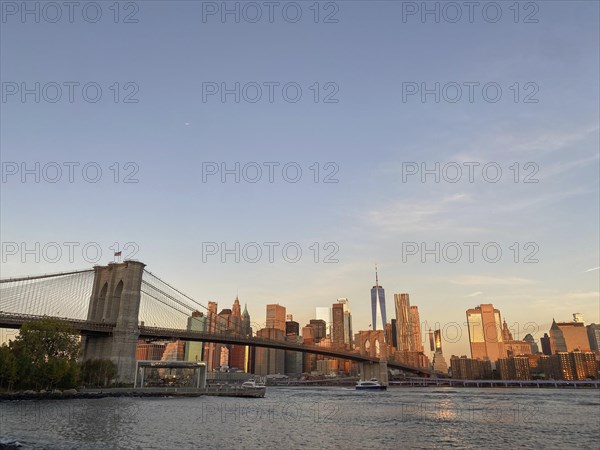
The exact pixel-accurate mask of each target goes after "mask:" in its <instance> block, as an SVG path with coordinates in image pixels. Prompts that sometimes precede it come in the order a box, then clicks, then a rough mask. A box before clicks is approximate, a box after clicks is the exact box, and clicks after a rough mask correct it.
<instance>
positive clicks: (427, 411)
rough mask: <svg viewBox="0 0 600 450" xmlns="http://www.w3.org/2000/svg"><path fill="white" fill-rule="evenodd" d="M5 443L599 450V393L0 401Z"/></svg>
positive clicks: (343, 392) (0, 435) (295, 391)
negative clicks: (573, 449)
mask: <svg viewBox="0 0 600 450" xmlns="http://www.w3.org/2000/svg"><path fill="white" fill-rule="evenodd" d="M11 441H18V442H19V443H20V444H21V445H22V446H23V447H22V448H35V449H41V448H44V449H106V448H123V449H126V448H143V449H147V448H156V449H162V448H164V449H197V448H203V449H234V448H243V449H318V448H336V449H337V448H342V449H367V448H373V449H375V448H376V449H382V448H383V449H387V448H498V449H512V448H556V449H565V448H597V445H598V442H600V390H598V389H511V388H504V389H501V388H498V389H471V388H462V389H456V388H390V389H389V390H388V391H386V392H357V391H354V390H352V389H349V388H340V387H335V388H330V387H329V388H287V387H272V388H268V389H267V394H266V397H265V398H264V399H243V398H222V397H198V398H104V399H95V400H54V401H19V402H1V403H0V442H1V443H4V444H6V443H7V442H11ZM11 447H12V446H11ZM0 448H2V445H1V444H0Z"/></svg>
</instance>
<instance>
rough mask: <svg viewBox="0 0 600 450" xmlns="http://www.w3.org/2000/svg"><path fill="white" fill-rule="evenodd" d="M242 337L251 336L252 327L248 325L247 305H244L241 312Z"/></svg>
mask: <svg viewBox="0 0 600 450" xmlns="http://www.w3.org/2000/svg"><path fill="white" fill-rule="evenodd" d="M241 333H242V336H252V326H251V325H250V314H249V313H248V305H246V304H245V303H244V311H243V312H242V328H241Z"/></svg>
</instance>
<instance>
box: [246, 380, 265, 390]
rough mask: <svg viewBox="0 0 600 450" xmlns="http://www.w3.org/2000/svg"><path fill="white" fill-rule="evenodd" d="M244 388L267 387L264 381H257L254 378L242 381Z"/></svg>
mask: <svg viewBox="0 0 600 450" xmlns="http://www.w3.org/2000/svg"><path fill="white" fill-rule="evenodd" d="M242 388H244V389H265V388H266V386H265V385H264V384H263V383H257V382H256V381H254V380H248V381H244V382H243V383H242Z"/></svg>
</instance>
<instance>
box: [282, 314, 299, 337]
mask: <svg viewBox="0 0 600 450" xmlns="http://www.w3.org/2000/svg"><path fill="white" fill-rule="evenodd" d="M285 335H286V336H290V335H295V336H300V324H299V323H298V322H296V321H294V316H293V315H291V314H288V315H287V317H286V321H285Z"/></svg>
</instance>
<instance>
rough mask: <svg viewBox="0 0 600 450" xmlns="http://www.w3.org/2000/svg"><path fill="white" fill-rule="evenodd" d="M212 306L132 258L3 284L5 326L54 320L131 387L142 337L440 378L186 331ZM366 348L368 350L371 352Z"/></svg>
mask: <svg viewBox="0 0 600 450" xmlns="http://www.w3.org/2000/svg"><path fill="white" fill-rule="evenodd" d="M203 310H204V311H207V307H206V306H204V305H203V304H202V303H200V302H198V301H196V300H195V299H193V298H192V297H190V296H188V295H186V294H184V293H183V292H181V291H180V290H179V289H177V288H175V287H173V286H171V285H170V284H168V283H167V282H165V281H163V280H162V279H161V278H159V277H158V276H156V275H155V274H153V273H151V272H150V271H148V270H146V268H145V264H143V263H141V262H139V261H132V260H127V261H125V262H123V263H110V264H108V265H107V266H95V267H93V268H91V269H85V270H78V271H73V272H62V273H56V274H49V275H35V276H24V277H18V278H7V279H1V280H0V328H20V327H21V326H22V325H23V324H24V323H26V322H31V321H36V320H41V319H47V318H55V319H58V320H60V321H63V322H65V323H68V324H69V325H70V326H71V327H72V328H73V329H74V330H77V331H78V332H79V333H80V334H81V336H82V350H83V355H82V358H83V360H89V359H110V360H112V361H113V362H115V364H116V365H117V368H118V381H121V382H126V383H129V382H132V381H133V379H134V376H135V370H136V345H137V343H138V341H139V340H140V339H146V340H159V339H173V340H182V341H197V342H207V343H217V344H233V345H247V346H250V347H263V348H272V349H279V350H289V351H298V352H302V353H312V354H316V355H323V356H327V357H331V358H339V359H346V360H350V361H355V362H356V363H358V366H359V372H360V373H361V374H362V376H363V378H370V375H374V376H375V377H378V375H379V374H381V373H382V372H385V374H386V378H387V368H388V367H389V368H394V369H400V370H402V371H405V372H409V373H412V374H416V375H418V376H422V377H430V376H432V375H435V374H436V373H435V372H433V371H431V370H429V369H426V368H423V367H415V366H411V365H407V364H405V363H403V362H399V361H395V360H394V359H393V358H385V357H382V355H378V354H377V353H376V349H378V348H379V345H375V344H376V343H372V344H373V345H370V344H371V343H369V344H368V345H365V346H363V347H362V349H363V350H362V351H349V350H340V349H336V348H328V347H321V346H318V345H308V344H302V343H294V342H288V341H284V340H275V339H268V338H264V337H258V336H256V334H255V333H252V334H250V335H241V334H240V333H236V332H235V331H233V330H230V329H219V327H216V328H215V329H212V330H210V331H193V330H189V329H187V326H186V324H187V320H188V318H189V317H191V316H192V313H194V312H196V311H203ZM365 348H366V349H367V350H365Z"/></svg>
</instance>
